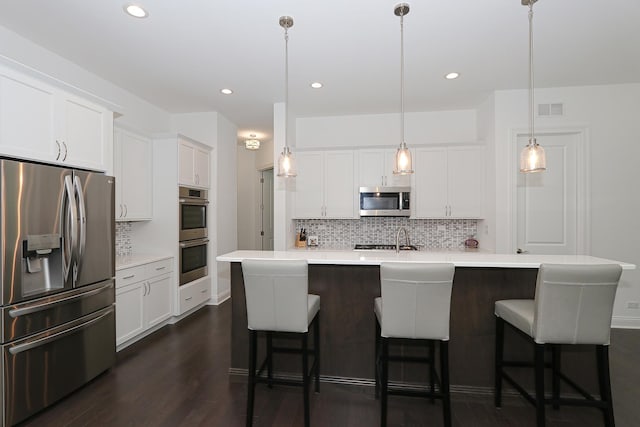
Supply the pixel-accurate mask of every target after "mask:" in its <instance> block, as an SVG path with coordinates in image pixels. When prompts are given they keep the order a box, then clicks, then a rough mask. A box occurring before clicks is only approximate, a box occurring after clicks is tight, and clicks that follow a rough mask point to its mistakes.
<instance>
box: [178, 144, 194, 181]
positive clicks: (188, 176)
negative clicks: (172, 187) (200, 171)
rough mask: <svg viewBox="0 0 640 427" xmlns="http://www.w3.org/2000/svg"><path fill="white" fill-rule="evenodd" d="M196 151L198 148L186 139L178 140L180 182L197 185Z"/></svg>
mask: <svg viewBox="0 0 640 427" xmlns="http://www.w3.org/2000/svg"><path fill="white" fill-rule="evenodd" d="M195 151H196V148H195V147H194V146H193V145H191V144H189V143H188V142H186V141H178V183H179V184H182V185H190V186H192V185H195V183H196V181H195V176H196V171H195V164H194V159H195Z"/></svg>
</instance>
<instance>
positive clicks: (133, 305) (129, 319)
mask: <svg viewBox="0 0 640 427" xmlns="http://www.w3.org/2000/svg"><path fill="white" fill-rule="evenodd" d="M172 271H173V258H167V259H164V260H160V261H155V262H151V263H148V264H143V265H139V266H136V267H131V268H124V269H122V270H118V271H116V345H120V344H123V343H125V342H127V341H129V340H131V339H133V338H135V337H136V336H138V335H141V334H143V333H144V332H145V331H147V330H149V329H151V328H153V327H154V326H156V325H158V324H161V323H162V322H164V321H165V320H167V319H169V318H170V317H171V315H172V305H171V300H172V296H173V292H172V283H173V280H172V276H173V275H172Z"/></svg>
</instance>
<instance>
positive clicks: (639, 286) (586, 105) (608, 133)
mask: <svg viewBox="0 0 640 427" xmlns="http://www.w3.org/2000/svg"><path fill="white" fill-rule="evenodd" d="M550 102H562V103H564V106H565V114H564V116H562V117H560V118H545V119H538V120H537V121H536V130H540V131H542V130H544V129H545V128H547V129H559V128H563V127H566V128H576V127H580V128H586V129H587V138H588V145H589V147H590V151H591V152H590V156H589V157H590V159H591V163H590V169H591V176H590V181H591V194H590V195H589V196H590V201H591V206H590V213H591V248H590V254H591V255H593V256H597V257H602V258H609V259H615V260H618V261H626V262H630V263H633V264H636V265H639V266H640V247H639V245H638V242H640V227H638V226H637V221H638V214H639V212H640V196H639V195H638V194H639V193H638V190H637V189H636V187H637V185H638V183H640V169H639V168H638V167H637V163H638V159H639V158H640V120H638V118H639V117H640V84H628V85H613V86H588V87H567V88H556V89H536V103H550ZM527 114H528V104H527V91H525V90H519V91H499V92H496V93H495V129H496V134H495V162H496V223H497V224H504V225H505V226H504V227H501V228H500V229H497V230H496V250H497V251H498V252H506V251H511V250H512V249H513V248H512V247H511V246H512V244H511V241H512V237H511V234H510V232H511V229H512V227H511V205H510V200H509V197H510V191H511V189H510V188H509V175H510V174H513V171H514V168H517V165H516V164H514V160H513V158H510V154H509V153H513V151H512V150H513V149H514V147H510V144H511V141H510V135H511V132H512V130H513V129H526V128H527V117H528V115H527ZM519 148H521V147H516V149H519ZM507 224H508V226H507ZM630 301H640V270H633V271H625V272H624V273H623V276H622V281H621V283H620V286H619V288H618V293H617V296H616V303H615V307H614V325H620V326H625V325H627V326H635V327H640V310H638V309H628V308H627V303H628V302H630Z"/></svg>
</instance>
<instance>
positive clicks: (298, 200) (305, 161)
mask: <svg viewBox="0 0 640 427" xmlns="http://www.w3.org/2000/svg"><path fill="white" fill-rule="evenodd" d="M296 161H297V163H298V166H297V167H298V176H297V177H296V178H295V186H296V192H295V202H294V217H295V218H321V217H322V216H323V213H324V194H323V179H324V169H323V153H321V152H302V153H296Z"/></svg>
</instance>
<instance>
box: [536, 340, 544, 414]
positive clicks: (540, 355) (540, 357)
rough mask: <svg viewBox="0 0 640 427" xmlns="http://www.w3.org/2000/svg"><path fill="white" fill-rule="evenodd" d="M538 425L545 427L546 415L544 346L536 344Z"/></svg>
mask: <svg viewBox="0 0 640 427" xmlns="http://www.w3.org/2000/svg"><path fill="white" fill-rule="evenodd" d="M534 360H535V377H536V425H537V427H544V426H545V414H544V404H545V402H544V344H535V356H534Z"/></svg>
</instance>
